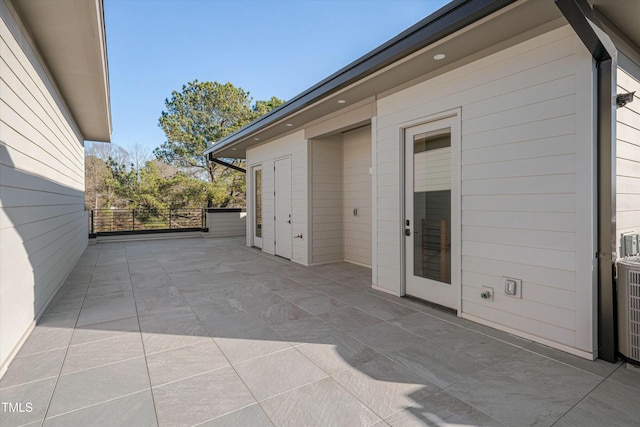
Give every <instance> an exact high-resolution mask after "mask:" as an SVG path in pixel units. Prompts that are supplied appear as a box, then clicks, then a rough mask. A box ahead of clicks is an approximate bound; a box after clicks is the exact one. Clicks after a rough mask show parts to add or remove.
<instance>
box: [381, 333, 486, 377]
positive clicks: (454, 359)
mask: <svg viewBox="0 0 640 427" xmlns="http://www.w3.org/2000/svg"><path fill="white" fill-rule="evenodd" d="M388 356H389V357H390V358H391V359H393V360H395V361H396V362H398V363H399V364H401V365H402V366H404V367H405V368H407V369H408V370H410V371H411V372H413V373H414V374H416V375H418V376H420V377H422V378H424V379H426V380H427V381H429V382H431V383H432V384H435V385H437V386H438V387H440V388H445V387H447V386H448V385H450V384H453V383H455V382H457V381H460V380H461V379H463V378H466V377H468V376H469V375H472V374H474V373H476V372H478V371H480V370H481V369H482V368H484V367H485V365H484V364H483V363H480V362H478V361H476V360H473V359H470V358H467V357H465V356H463V355H461V354H458V353H455V352H453V351H451V350H448V349H446V348H443V347H441V346H438V345H436V344H433V343H430V342H427V341H424V342H421V343H419V344H414V345H411V346H409V347H405V348H403V349H401V350H398V351H395V352H393V353H389V354H388Z"/></svg>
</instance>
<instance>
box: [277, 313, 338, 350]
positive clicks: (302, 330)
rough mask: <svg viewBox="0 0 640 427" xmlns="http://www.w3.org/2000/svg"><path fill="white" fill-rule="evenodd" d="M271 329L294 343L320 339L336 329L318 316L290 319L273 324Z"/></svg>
mask: <svg viewBox="0 0 640 427" xmlns="http://www.w3.org/2000/svg"><path fill="white" fill-rule="evenodd" d="M271 329H273V330H274V331H275V332H276V333H277V334H278V335H280V336H281V337H282V338H283V339H285V340H286V341H289V342H291V343H292V345H298V344H304V343H309V342H317V341H320V340H322V338H323V337H326V336H327V335H329V334H331V333H332V332H333V331H334V330H335V328H334V327H333V326H332V325H331V324H329V323H327V322H325V321H323V320H320V319H318V318H316V317H305V318H302V319H295V320H288V321H286V322H282V323H278V324H276V325H273V326H271Z"/></svg>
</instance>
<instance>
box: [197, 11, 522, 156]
mask: <svg viewBox="0 0 640 427" xmlns="http://www.w3.org/2000/svg"><path fill="white" fill-rule="evenodd" d="M515 1H516V0H455V1H452V2H451V3H449V4H447V5H445V6H444V7H442V8H440V9H439V10H437V11H436V12H434V13H432V14H431V15H429V16H427V17H426V18H425V19H423V20H422V21H420V22H418V23H417V24H415V25H413V26H411V27H409V28H408V29H406V30H405V31H403V32H402V33H400V34H398V35H397V36H396V37H394V38H392V39H391V40H389V41H387V42H386V43H384V44H382V45H380V46H379V47H377V48H375V49H374V50H372V51H371V52H369V53H367V54H365V55H364V56H362V57H360V58H359V59H357V60H355V61H354V62H352V63H351V64H349V65H347V66H346V67H344V68H342V69H340V70H339V71H337V72H335V73H334V74H332V75H330V76H329V77H327V78H325V79H324V80H322V81H320V82H319V83H317V84H315V85H314V86H312V87H310V88H309V89H307V90H306V91H304V92H302V93H300V94H299V95H297V96H295V97H294V98H293V99H291V100H289V101H288V102H286V103H284V104H283V105H281V106H280V107H278V108H276V109H275V110H273V111H271V112H269V113H267V114H265V115H264V116H262V117H260V118H258V119H257V120H254V121H253V122H251V123H249V124H248V125H246V126H245V127H243V128H241V129H239V130H238V131H236V132H234V133H232V134H231V135H228V136H226V137H225V138H223V139H221V140H219V141H218V142H216V143H214V145H212V146H211V147H209V148H208V149H207V150H205V152H204V154H208V153H211V152H213V151H219V150H221V149H223V148H226V147H227V146H229V145H231V144H233V143H234V142H236V141H237V140H239V139H242V138H245V137H247V136H249V135H251V134H252V133H254V132H257V131H260V130H262V129H264V128H265V127H267V126H269V125H271V124H273V123H275V122H277V121H278V120H282V119H283V118H285V117H287V116H289V115H291V114H293V113H295V112H298V111H300V110H302V109H304V108H306V107H307V106H309V105H311V104H314V103H315V102H317V101H319V100H320V99H322V98H325V97H327V96H329V95H331V94H333V93H335V92H337V91H339V90H341V89H343V88H345V87H347V86H349V85H351V84H352V83H354V82H357V81H358V80H361V79H363V78H365V77H367V76H369V75H371V74H373V73H375V72H376V71H379V70H381V69H383V68H385V67H387V66H389V65H391V64H393V63H394V62H397V61H399V60H400V59H402V58H404V57H406V56H408V55H411V54H412V53H414V52H417V51H419V50H420V49H422V48H424V47H426V46H429V45H430V44H432V43H434V42H436V41H438V40H440V39H442V38H444V37H446V36H448V35H450V34H453V33H455V32H456V31H459V30H461V29H463V28H465V27H466V26H468V25H470V24H472V23H474V22H476V21H478V20H480V19H482V18H484V17H486V16H488V15H491V14H492V13H494V12H497V11H498V10H500V9H502V8H504V7H505V6H508V5H509V4H511V3H514V2H515Z"/></svg>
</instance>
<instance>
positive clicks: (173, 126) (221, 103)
mask: <svg viewBox="0 0 640 427" xmlns="http://www.w3.org/2000/svg"><path fill="white" fill-rule="evenodd" d="M251 102H252V98H251V97H250V95H249V92H246V91H245V90H243V89H242V88H237V87H235V86H234V85H232V84H231V83H225V84H221V83H218V82H199V81H198V80H194V81H193V82H189V83H188V84H187V85H183V86H182V90H181V91H180V92H177V91H173V92H172V93H171V98H168V99H166V100H165V111H163V112H162V113H161V116H160V118H159V126H160V127H161V128H162V130H163V131H164V133H165V135H166V137H167V141H166V142H164V143H163V144H162V145H161V146H160V147H158V148H156V149H155V150H154V155H155V156H156V158H157V159H159V160H162V161H163V162H165V163H168V164H171V165H173V166H176V167H179V168H180V169H181V170H183V171H184V172H186V173H187V174H191V175H192V176H194V177H201V178H204V179H206V180H207V181H208V182H210V183H214V184H216V186H217V187H216V188H218V189H221V188H225V187H226V188H227V196H226V197H225V198H223V199H222V201H219V202H217V203H219V204H218V206H228V205H230V204H239V203H240V199H239V198H241V197H243V195H242V196H241V195H240V194H241V193H243V192H244V176H242V175H240V172H237V171H234V170H231V169H228V168H224V167H222V166H220V165H218V164H216V163H213V162H210V161H209V160H208V159H207V158H206V157H205V156H204V155H203V154H202V153H203V152H204V151H205V150H206V149H207V147H208V146H209V144H210V143H213V142H216V141H218V140H220V139H222V138H224V137H225V136H227V135H229V134H231V133H232V132H234V131H236V130H238V129H240V128H241V127H242V126H244V125H246V124H248V123H250V122H251V121H253V120H254V119H255V118H257V117H259V116H260V115H262V114H265V113H266V112H268V111H270V110H271V109H273V108H275V107H277V106H279V105H280V104H282V103H283V102H284V101H282V100H280V99H278V98H276V97H272V98H271V99H270V100H267V101H257V102H256V104H255V105H254V106H252V105H251ZM234 163H236V164H242V163H243V162H242V161H239V160H235V161H234ZM218 193H219V191H218ZM215 199H216V200H220V199H219V197H216V198H215ZM214 203H216V202H215V201H214V199H209V205H213V204H214Z"/></svg>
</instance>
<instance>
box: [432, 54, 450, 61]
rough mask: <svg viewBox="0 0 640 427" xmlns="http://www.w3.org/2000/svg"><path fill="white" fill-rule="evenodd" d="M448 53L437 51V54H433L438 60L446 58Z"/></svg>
mask: <svg viewBox="0 0 640 427" xmlns="http://www.w3.org/2000/svg"><path fill="white" fill-rule="evenodd" d="M446 57H447V55H445V54H444V53H437V54H435V55H433V59H435V60H436V61H440V60H442V59H444V58H446Z"/></svg>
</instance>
